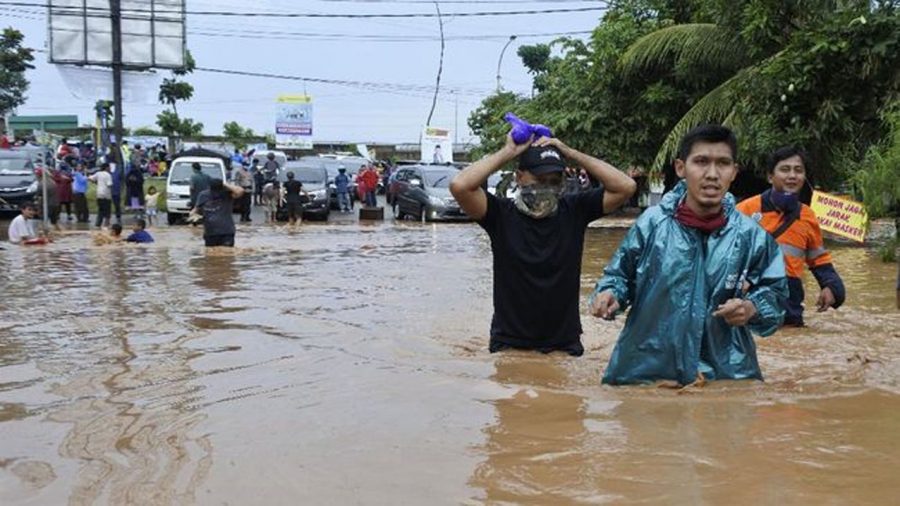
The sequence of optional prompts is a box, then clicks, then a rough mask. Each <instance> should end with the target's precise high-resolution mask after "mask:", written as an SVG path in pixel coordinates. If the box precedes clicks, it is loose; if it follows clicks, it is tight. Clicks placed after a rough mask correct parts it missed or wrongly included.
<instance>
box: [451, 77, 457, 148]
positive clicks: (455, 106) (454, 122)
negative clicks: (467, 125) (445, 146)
mask: <svg viewBox="0 0 900 506" xmlns="http://www.w3.org/2000/svg"><path fill="white" fill-rule="evenodd" d="M451 93H453V144H454V145H455V144H458V143H459V94H458V93H457V92H456V90H453V91H452V92H451Z"/></svg>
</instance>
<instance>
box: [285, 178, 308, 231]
mask: <svg viewBox="0 0 900 506" xmlns="http://www.w3.org/2000/svg"><path fill="white" fill-rule="evenodd" d="M305 195H306V192H305V191H303V183H301V182H300V181H297V180H296V179H294V173H293V172H288V173H287V182H286V183H284V200H285V207H286V208H287V216H288V221H290V224H291V225H296V224H297V222H300V223H303V197H304V196H305Z"/></svg>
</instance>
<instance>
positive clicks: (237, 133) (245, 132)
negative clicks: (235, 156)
mask: <svg viewBox="0 0 900 506" xmlns="http://www.w3.org/2000/svg"><path fill="white" fill-rule="evenodd" d="M222 134H223V136H224V137H225V140H227V141H228V142H230V143H231V144H234V146H235V147H236V148H238V149H243V148H244V147H245V146H247V139H249V138H251V137H254V135H255V134H254V133H253V129H251V128H244V127H242V126H241V125H240V124H239V123H238V122H237V121H228V122H226V123H225V124H224V125H222Z"/></svg>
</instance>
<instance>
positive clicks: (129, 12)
mask: <svg viewBox="0 0 900 506" xmlns="http://www.w3.org/2000/svg"><path fill="white" fill-rule="evenodd" d="M0 5H7V6H11V7H41V8H46V9H49V10H52V11H54V12H57V13H61V14H64V15H72V16H75V15H80V14H82V13H88V14H87V15H88V16H91V17H108V16H109V13H110V10H109V8H105V7H92V6H82V7H70V6H53V7H51V6H49V5H47V4H36V3H31V2H10V1H0ZM165 5H166V4H161V6H165ZM158 7H160V6H158ZM605 9H606V8H605V7H573V8H563V9H529V10H517V11H475V12H454V13H447V14H446V15H445V16H447V17H495V16H525V15H534V14H563V13H575V12H591V11H602V10H605ZM92 12H93V13H96V14H93V15H92V14H90V13H92ZM181 12H182V11H181V10H179V9H171V8H169V9H166V8H165V7H162V8H157V9H155V10H151V9H138V8H131V7H129V8H123V9H122V19H134V20H146V19H148V16H135V14H152V15H157V16H159V15H176V14H180V13H181ZM184 13H185V14H188V15H194V16H226V17H258V18H313V19H322V18H342V19H375V18H389V19H395V18H435V17H437V16H438V15H437V13H433V12H407V13H383V14H356V13H354V14H339V13H303V12H252V11H225V10H221V11H213V10H208V11H205V10H196V11H191V10H187V9H185V10H184Z"/></svg>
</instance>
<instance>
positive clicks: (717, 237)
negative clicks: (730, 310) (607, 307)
mask: <svg viewBox="0 0 900 506" xmlns="http://www.w3.org/2000/svg"><path fill="white" fill-rule="evenodd" d="M686 191H687V187H686V185H685V183H684V181H682V182H680V183H679V184H678V185H677V186H676V187H675V188H674V189H673V190H672V191H671V192H669V193H668V194H667V195H665V196H664V197H663V199H662V201H661V202H660V204H659V205H658V206H655V207H652V208H650V209H648V210H647V211H646V212H644V214H643V215H641V217H640V218H638V220H637V222H636V223H635V224H634V226H633V227H631V230H629V231H628V235H626V236H625V239H623V240H622V244H621V245H620V246H619V249H618V251H616V253H615V255H614V256H613V258H612V260H610V263H609V265H607V266H606V269H604V276H603V277H602V278H601V279H600V280H599V281H597V286H596V288H595V290H594V295H596V294H598V293H600V292H602V291H604V290H612V292H613V294H615V297H616V299H617V300H618V302H619V305H620V306H621V309H620V310H621V311H624V310H625V309H626V308H627V307H629V306H631V311H630V312H629V314H628V319H627V321H626V322H625V328H624V329H622V334H621V335H620V336H619V340H618V342H617V343H616V347H615V349H614V350H613V353H612V357H611V358H610V360H609V366H608V367H607V368H606V374H605V375H604V376H603V382H604V383H609V384H613V385H620V384H628V383H645V382H652V381H657V380H675V381H678V382H679V383H681V384H683V385H686V384H689V383H692V382H693V381H694V380H696V379H697V373H698V372H702V373H703V374H704V376H705V377H706V378H708V379H746V378H755V379H760V380H761V379H762V373H761V372H760V370H759V364H758V363H757V360H756V346H755V344H754V342H753V337H752V336H751V334H750V330H753V331H754V332H756V333H757V334H759V335H761V336H768V335H770V334H772V333H773V332H775V330H777V329H778V327H779V325H780V324H781V322H782V320H783V319H784V310H783V309H782V308H783V307H784V303H785V300H786V299H787V296H788V288H787V281H786V278H785V272H784V258H783V257H782V254H781V250H780V248H779V247H778V244H777V243H776V242H775V241H774V240H772V238H771V236H770V235H769V234H768V233H766V231H765V230H763V229H762V227H760V226H759V225H757V224H756V223H755V222H753V220H751V219H749V218H747V217H746V216H744V215H743V214H741V213H740V212H737V211H736V210H735V208H734V203H735V201H734V197H733V196H732V195H731V194H730V193H728V194H726V196H725V199H724V201H723V204H724V211H725V215H726V217H727V218H728V222H727V224H726V225H725V226H724V227H722V228H721V229H719V230H717V231H716V232H713V233H712V234H710V235H708V236H707V235H706V234H704V233H702V232H700V231H698V230H695V229H692V228H688V227H685V226H682V225H681V224H680V223H679V222H678V221H676V220H675V209H676V207H677V206H678V204H679V202H681V200H682V199H683V198H684V195H685V193H686ZM743 280H746V281H747V282H748V283H749V284H750V288H749V291H748V292H747V293H746V295H744V296H745V297H746V298H747V299H749V300H750V301H752V302H753V304H754V305H755V306H756V310H757V314H756V316H754V317H753V319H752V320H750V322H749V323H748V325H747V326H746V327H732V326H730V325H728V324H727V323H725V320H724V319H723V318H721V317H713V316H711V314H712V313H713V312H714V311H715V310H716V308H717V307H718V306H719V305H720V304H722V303H724V302H725V301H726V300H728V299H731V298H734V297H735V296H740V290H741V286H742V285H743V283H742V281H743Z"/></svg>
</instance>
